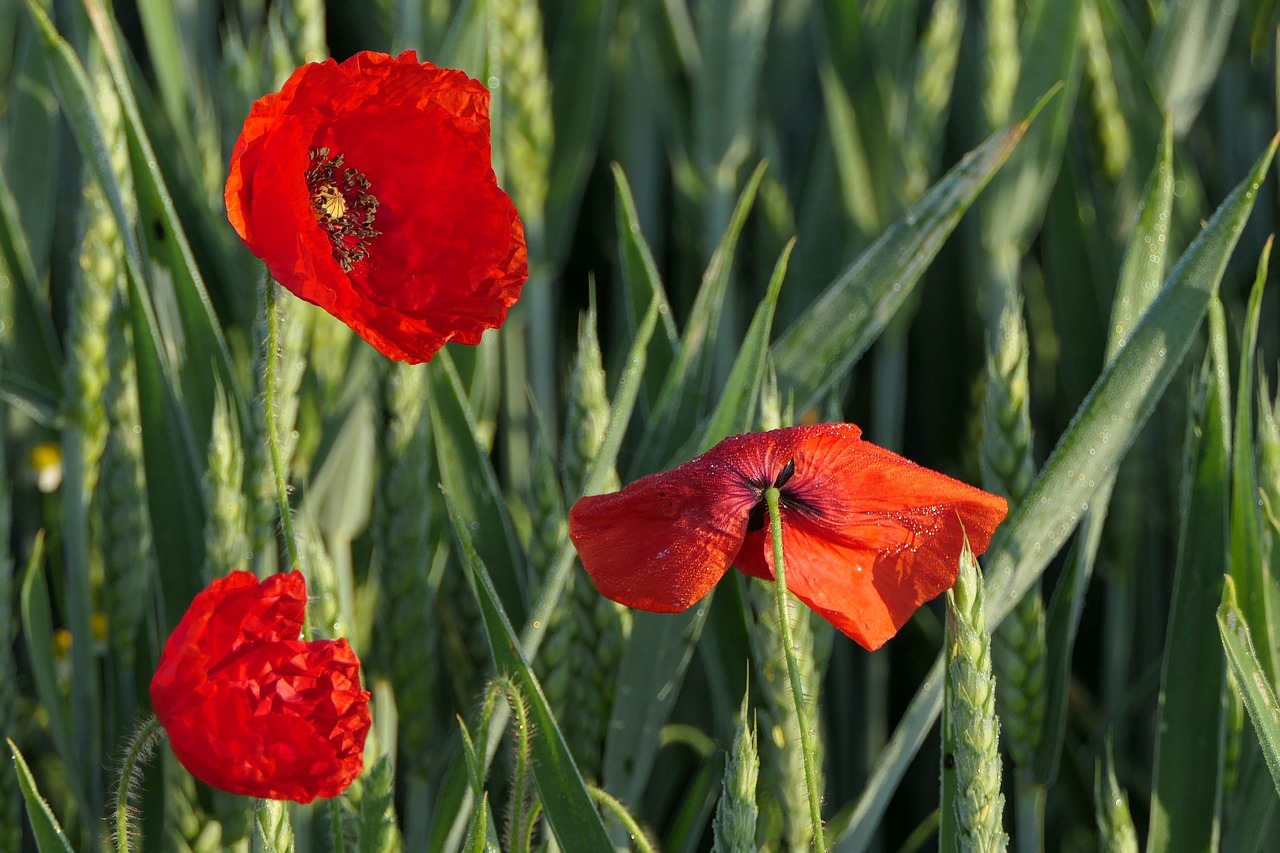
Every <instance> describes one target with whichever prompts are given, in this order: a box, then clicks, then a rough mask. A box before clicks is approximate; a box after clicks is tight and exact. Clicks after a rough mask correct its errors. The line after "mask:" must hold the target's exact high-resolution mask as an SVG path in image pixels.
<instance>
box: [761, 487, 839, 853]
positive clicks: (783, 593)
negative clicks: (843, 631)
mask: <svg viewBox="0 0 1280 853" xmlns="http://www.w3.org/2000/svg"><path fill="white" fill-rule="evenodd" d="M780 497H781V492H780V491H779V490H778V488H777V486H770V487H769V488H767V489H765V490H764V502H765V506H766V507H767V508H768V510H769V541H770V542H771V543H773V578H774V600H775V601H776V602H777V606H778V631H779V633H781V635H782V654H783V656H784V657H785V658H786V659H787V675H788V677H789V678H790V680H791V698H792V701H793V702H795V706H796V723H797V725H798V726H799V729H800V751H801V752H802V753H803V755H804V780H805V786H806V787H807V788H808V789H809V817H810V819H811V820H812V821H813V849H814V850H815V851H817V853H824V851H825V850H826V849H827V843H826V838H825V837H824V836H823V834H822V792H821V791H820V790H819V789H818V768H817V767H816V766H814V765H815V757H816V755H817V745H816V744H815V743H814V741H813V730H812V729H811V728H809V709H808V707H807V705H806V704H805V700H804V686H803V684H802V683H801V681H800V665H799V664H798V663H797V662H796V649H795V641H794V640H792V638H791V622H790V620H788V619H787V567H786V561H785V560H784V559H783V555H782V513H781V511H780V510H779V509H778V500H779V498H780Z"/></svg>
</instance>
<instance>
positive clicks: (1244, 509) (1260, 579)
mask: <svg viewBox="0 0 1280 853" xmlns="http://www.w3.org/2000/svg"><path fill="white" fill-rule="evenodd" d="M1270 250H1271V244H1270V242H1268V243H1267V249H1266V251H1264V252H1263V253H1262V258H1261V259H1260V260H1259V261H1258V273H1257V277H1256V278H1255V280H1254V283H1253V290H1252V292H1251V293H1250V294H1249V306H1248V310H1247V311H1246V313H1245V321H1244V332H1243V335H1242V337H1241V341H1240V373H1239V375H1238V376H1237V385H1236V420H1235V441H1234V453H1233V454H1232V458H1231V563H1230V565H1231V579H1232V580H1233V581H1235V583H1236V586H1237V587H1239V589H1240V599H1241V601H1242V602H1243V603H1244V604H1243V607H1242V608H1241V609H1242V610H1243V612H1244V616H1245V620H1246V621H1247V622H1248V623H1249V633H1251V634H1252V635H1253V638H1254V640H1255V642H1256V644H1257V650H1258V660H1259V662H1260V663H1261V664H1262V671H1263V672H1265V673H1267V675H1268V677H1270V679H1271V683H1272V684H1275V683H1276V660H1275V648H1276V637H1277V635H1278V634H1280V632H1278V631H1277V626H1276V624H1275V621H1276V618H1277V616H1278V614H1275V613H1272V612H1271V594H1270V587H1271V586H1273V585H1274V584H1275V582H1276V581H1275V578H1273V577H1271V571H1270V567H1269V566H1268V565H1267V558H1266V555H1265V552H1264V545H1263V541H1262V524H1263V522H1262V508H1261V507H1260V506H1259V505H1258V477H1257V473H1256V472H1255V470H1254V463H1255V459H1254V452H1253V394H1254V382H1253V365H1254V362H1255V360H1256V358H1257V355H1256V350H1257V347H1258V319H1259V314H1260V311H1261V309H1262V292H1263V289H1264V287H1265V285H1266V281H1267V260H1268V256H1269V254H1270Z"/></svg>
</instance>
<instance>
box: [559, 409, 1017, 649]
mask: <svg viewBox="0 0 1280 853" xmlns="http://www.w3.org/2000/svg"><path fill="white" fill-rule="evenodd" d="M861 432H862V431H861V430H860V429H858V427H856V426H854V425H853V424H818V425H815V426H797V427H788V428H786V429H779V430H773V431H772V432H765V433H750V434H747V435H737V436H733V437H731V438H727V439H725V440H724V441H722V442H720V443H719V444H717V445H716V446H715V447H713V448H711V449H710V450H708V451H707V452H706V453H704V454H702V455H701V456H699V457H697V458H695V459H692V460H690V461H689V462H686V463H684V464H683V465H679V466H677V467H675V468H673V469H671V470H670V471H664V472H662V473H658V474H650V475H649V476H647V477H642V478H641V479H639V480H637V481H635V482H634V483H632V484H630V485H629V486H627V487H626V488H624V489H623V490H622V491H620V492H614V493H612V494H607V495H595V496H592V497H585V498H582V499H581V500H579V501H578V502H577V503H576V504H574V506H573V509H572V510H571V511H570V513H569V536H570V538H571V539H572V540H573V544H574V545H575V546H576V547H577V549H578V554H579V556H581V558H582V565H583V566H584V567H585V568H586V570H587V572H588V573H589V574H590V575H591V578H592V580H594V581H595V584H596V587H597V588H598V589H599V590H600V592H601V594H603V595H604V596H605V597H607V598H610V599H612V600H614V601H617V602H619V603H620V604H624V605H627V606H628V607H634V608H637V609H640V610H653V611H660V612H674V611H681V610H685V609H686V608H688V607H689V606H690V605H692V604H693V603H694V602H696V601H698V600H699V599H701V598H702V597H703V596H704V595H706V594H707V592H709V591H710V590H711V587H713V586H714V585H715V584H716V582H717V581H719V580H720V578H721V577H722V576H723V575H724V573H725V572H726V571H727V570H728V569H729V566H730V565H734V566H737V567H738V569H739V570H740V571H742V572H744V573H745V574H748V575H752V576H754V577H759V578H764V579H766V580H772V579H773V549H772V544H771V539H770V536H769V519H768V516H767V514H766V512H765V505H764V499H763V493H764V490H765V489H766V488H768V487H770V486H772V485H777V486H778V487H779V491H780V493H781V497H780V500H779V509H780V515H781V517H782V544H783V556H784V558H785V559H786V568H787V588H788V589H789V590H790V591H791V592H793V593H794V594H795V595H796V597H797V598H799V599H800V600H801V601H803V602H804V603H805V604H807V605H809V607H811V608H813V609H814V610H815V611H817V613H818V614H819V615H821V616H822V617H823V618H824V619H826V620H827V621H828V622H830V623H831V624H833V625H835V626H836V627H837V628H839V629H840V630H841V631H843V632H844V633H845V634H847V635H848V636H849V637H851V638H852V639H854V640H855V641H857V642H858V643H859V644H861V645H862V646H864V647H865V648H868V649H876V648H879V647H880V646H881V645H883V644H884V642H885V641H886V640H888V639H889V638H890V637H892V636H893V635H894V634H895V633H897V631H898V628H900V627H901V626H902V625H903V623H905V622H906V621H907V619H909V618H910V617H911V614H912V613H914V612H915V611H916V609H917V608H918V607H919V606H920V605H921V604H923V603H924V602H926V601H928V600H929V599H931V598H934V597H935V596H937V595H938V594H939V593H941V592H942V591H943V590H946V589H949V588H950V587H951V586H952V585H953V584H954V583H955V578H956V572H957V571H958V565H959V563H958V561H959V557H960V550H961V547H962V545H963V542H964V537H965V535H966V534H967V535H968V537H969V544H970V546H971V547H972V549H973V552H974V553H975V554H981V553H982V552H983V551H984V550H986V547H987V544H988V542H989V541H990V540H991V534H992V533H993V532H994V531H995V529H996V526H997V525H999V524H1000V522H1001V521H1003V520H1004V517H1005V515H1006V513H1007V512H1008V505H1007V504H1006V503H1005V500H1004V498H1001V497H999V496H997V495H993V494H989V493H987V492H984V491H982V490H981V489H976V488H974V487H973V486H969V485H966V484H964V483H961V482H959V481H958V480H953V479H951V478H950V477H947V476H945V475H943V474H939V473H938V472H936V471H931V470H930V469H928V468H924V467H921V466H919V465H917V464H915V463H914V462H911V461H910V460H908V459H904V458H903V457H901V456H899V455H897V454H896V453H891V452H890V451H888V450H885V449H884V448H882V447H877V446H876V445H874V444H871V443H870V442H867V441H863V440H862V439H861V438H860V435H861Z"/></svg>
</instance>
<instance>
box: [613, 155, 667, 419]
mask: <svg viewBox="0 0 1280 853" xmlns="http://www.w3.org/2000/svg"><path fill="white" fill-rule="evenodd" d="M613 180H614V183H615V184H616V186H617V193H618V195H617V200H616V220H617V228H618V243H619V248H618V251H619V252H620V253H621V255H622V280H623V282H624V283H625V286H626V292H627V302H626V305H627V310H628V314H627V321H628V323H629V324H630V325H631V326H632V328H636V327H637V326H638V324H639V322H640V318H641V317H642V316H643V314H642V311H643V310H644V308H645V307H646V306H648V305H650V304H651V303H652V302H653V301H654V300H657V303H658V315H659V318H660V320H661V322H662V331H663V334H661V335H658V336H657V338H656V339H655V340H653V341H651V342H650V348H649V355H648V365H649V369H648V371H646V376H647V377H648V378H646V379H645V383H644V391H645V401H646V402H647V403H652V402H653V401H655V400H657V398H658V394H659V393H661V390H662V384H661V383H662V378H663V377H664V376H666V375H667V371H668V370H669V369H670V367H671V362H672V360H673V359H674V358H675V354H676V352H677V350H678V349H679V346H680V335H679V333H678V332H677V331H676V326H675V320H674V319H672V316H671V303H670V302H669V301H668V299H667V293H666V290H665V289H664V288H663V286H662V276H661V275H660V274H659V273H658V265H657V263H655V262H654V260H653V253H652V252H651V251H650V250H649V244H648V243H646V242H645V239H644V234H643V233H641V231H640V215H639V213H637V212H636V201H635V197H634V196H633V195H632V194H631V186H630V185H629V184H628V183H627V176H626V175H625V174H623V172H622V167H621V166H618V165H616V164H615V165H614V167H613Z"/></svg>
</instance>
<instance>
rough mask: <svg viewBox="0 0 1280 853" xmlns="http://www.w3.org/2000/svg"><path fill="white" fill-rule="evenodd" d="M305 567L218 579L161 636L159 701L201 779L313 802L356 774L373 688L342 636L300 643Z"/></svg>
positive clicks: (176, 749)
mask: <svg viewBox="0 0 1280 853" xmlns="http://www.w3.org/2000/svg"><path fill="white" fill-rule="evenodd" d="M306 605H307V588H306V582H305V581H304V580H303V577H302V575H301V573H299V572H290V573H288V574H279V575H273V576H272V577H269V578H267V579H266V580H265V581H263V582H262V583H261V584H259V583H258V579H257V578H256V577H255V576H254V575H253V574H251V573H249V572H232V573H231V574H229V575H227V576H226V577H223V578H219V579H218V580H215V581H214V582H213V583H212V584H210V585H209V586H208V587H207V588H206V589H205V590H204V591H203V592H201V593H200V594H199V595H197V596H196V597H195V600H194V601H192V602H191V607H189V608H188V609H187V613H186V615H185V616H183V617H182V621H181V622H179V623H178V627H177V628H176V629H174V632H173V633H172V634H171V635H170V636H169V641H168V642H167V643H165V647H164V652H163V654H161V656H160V665H159V666H158V667H157V668H156V674H155V677H154V678H152V679H151V706H152V708H154V709H155V712H156V716H157V717H158V718H159V720H160V724H161V725H162V726H164V728H165V731H166V732H168V735H169V743H170V745H171V746H172V747H173V753H174V755H176V756H177V757H178V760H179V761H181V762H182V765H183V766H184V767H186V768H187V769H188V770H190V771H191V774H192V775H193V776H195V777H196V778H197V779H200V780H201V781H203V782H206V783H208V784H210V785H213V786H214V787H216V788H221V789H222V790H224V791H230V792H232V793H233V794H245V795H247V796H250V797H265V798H269V799H273V800H296V801H297V802H299V803H309V802H311V801H312V800H314V799H315V798H316V797H336V796H337V795H338V794H340V793H342V792H343V791H345V790H346V788H347V786H348V785H350V784H351V782H352V780H353V779H355V778H356V777H357V776H359V775H360V771H361V769H362V768H363V766H364V741H365V736H366V735H367V734H368V733H369V694H368V692H367V691H364V690H361V689H360V661H359V660H357V659H356V656H355V652H353V651H352V650H351V646H349V645H348V644H347V641H346V640H317V641H313V642H304V641H302V640H300V639H298V636H299V634H300V633H301V631H302V622H303V618H304V616H305V610H306Z"/></svg>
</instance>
